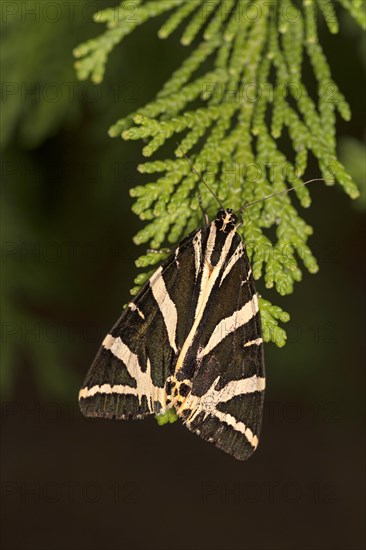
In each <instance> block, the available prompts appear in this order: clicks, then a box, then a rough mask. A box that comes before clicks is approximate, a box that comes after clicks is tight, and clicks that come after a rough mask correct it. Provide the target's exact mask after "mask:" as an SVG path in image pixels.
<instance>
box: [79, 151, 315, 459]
mask: <svg viewBox="0 0 366 550" xmlns="http://www.w3.org/2000/svg"><path fill="white" fill-rule="evenodd" d="M183 155H184V152H183ZM184 156H186V155H184ZM186 158H187V157H186ZM187 161H188V162H189V164H190V165H191V167H192V170H193V171H194V172H195V174H196V175H197V176H198V177H199V178H200V179H201V180H202V182H203V183H204V184H205V185H206V187H208V189H209V191H210V192H211V194H212V195H213V196H214V198H215V199H216V200H217V202H218V203H219V204H220V206H221V209H220V210H219V212H218V213H217V216H216V218H215V220H213V221H212V222H211V223H206V224H205V225H204V226H203V227H201V228H199V229H196V230H195V231H193V232H192V233H191V234H190V235H189V236H188V237H186V238H185V239H184V240H183V241H182V242H181V243H180V245H179V246H178V248H177V249H176V250H175V252H174V253H173V254H171V255H170V256H169V258H168V259H167V260H166V261H165V262H164V263H163V264H162V266H161V267H159V268H158V269H157V270H156V271H155V273H154V274H153V275H152V277H151V278H150V280H149V281H148V282H147V283H146V285H145V286H144V287H143V288H142V289H141V291H140V292H139V294H138V295H137V296H136V298H135V299H134V300H133V301H132V302H131V303H129V304H128V307H127V308H126V310H125V311H124V313H123V314H122V316H121V317H120V319H119V320H118V321H117V323H116V324H115V325H114V327H113V328H112V330H111V331H110V333H109V334H108V335H107V336H106V337H105V339H104V341H103V343H102V346H101V348H100V349H99V352H98V354H97V356H96V358H95V360H94V362H93V364H92V365H91V367H90V369H89V372H88V374H87V376H86V379H85V381H84V385H83V387H82V388H81V390H80V393H79V403H80V408H81V411H82V413H83V414H84V415H85V416H91V417H102V418H116V419H137V418H144V417H146V416H148V415H152V414H154V415H155V416H156V418H157V420H158V422H159V423H161V424H162V423H164V422H166V421H167V420H164V421H159V419H167V418H168V419H169V420H168V421H172V419H175V418H177V417H178V418H180V419H181V420H182V421H183V423H184V424H185V426H187V428H188V429H189V430H191V431H192V432H194V433H196V434H198V435H199V436H201V437H202V438H203V439H205V440H206V441H209V442H210V443H214V444H215V445H216V447H218V448H219V449H221V450H223V451H225V452H226V453H228V454H230V455H232V456H233V457H235V458H236V459H238V460H246V459H247V458H248V457H250V455H251V454H252V453H253V452H254V451H255V449H256V448H257V446H258V438H259V433H260V427H261V421H262V414H263V400H264V389H265V373H264V356H263V337H262V327H261V318H260V312H259V304H258V294H257V292H256V289H255V284H254V278H253V274H252V269H251V266H250V262H249V259H248V255H247V252H246V249H245V245H244V243H243V241H242V239H241V237H240V235H239V234H238V232H237V229H238V227H239V225H240V224H241V221H240V220H239V214H240V213H241V212H242V211H243V209H245V208H247V207H249V206H252V205H253V204H256V203H258V202H262V201H265V200H267V199H269V198H272V197H275V196H278V195H282V194H284V193H288V192H289V191H292V190H293V189H296V188H297V187H301V186H303V185H307V184H308V183H311V182H312V181H324V180H322V179H320V178H316V179H312V180H309V181H307V182H304V183H301V184H300V185H297V186H295V187H291V188H289V189H285V190H284V191H280V192H278V193H274V194H273V195H269V196H267V197H264V198H263V199H259V200H256V201H254V202H251V203H250V204H246V205H245V206H244V207H242V208H241V209H240V210H239V211H238V212H237V214H236V213H235V212H234V211H233V210H231V209H225V208H223V206H222V204H221V202H220V200H219V199H218V197H217V196H216V195H215V193H213V191H212V190H211V189H210V188H209V186H208V185H207V183H206V182H205V180H204V179H203V178H202V176H201V175H200V174H199V172H197V171H196V169H195V168H194V166H193V165H192V163H191V161H190V160H189V159H188V158H187Z"/></svg>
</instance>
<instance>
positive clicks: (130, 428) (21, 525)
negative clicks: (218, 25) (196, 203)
mask: <svg viewBox="0 0 366 550" xmlns="http://www.w3.org/2000/svg"><path fill="white" fill-rule="evenodd" d="M22 4H24V5H25V6H26V7H29V6H31V5H32V4H36V5H37V4H38V8H39V9H41V7H40V4H42V3H37V2H36V3H32V2H25V3H22ZM46 4H47V3H44V5H46ZM52 4H55V3H52ZM65 4H66V3H64V4H62V3H60V4H59V6H61V12H60V11H52V7H49V8H48V9H49V11H46V12H43V13H42V9H41V11H40V12H38V15H37V11H36V13H35V15H32V14H31V13H27V12H24V11H22V10H21V7H20V6H21V3H20V2H4V3H3V13H2V20H3V23H4V25H3V31H4V35H3V51H2V66H3V88H2V92H3V96H2V102H3V104H2V107H3V109H2V111H3V113H2V147H3V153H4V154H3V160H2V165H1V166H2V182H3V185H2V201H1V205H2V211H1V214H2V241H3V244H2V265H3V270H2V271H3V277H2V296H1V306H2V341H1V344H2V355H1V389H2V431H1V438H2V450H1V456H2V471H1V505H2V529H1V539H2V540H1V542H2V548H4V550H25V549H29V550H43V549H45V550H46V549H47V550H63V549H68V550H69V549H70V550H84V549H85V550H101V549H105V550H117V549H118V550H147V549H149V550H150V549H151V550H168V549H169V550H170V549H173V548H174V549H175V550H186V549H193V550H196V549H197V550H239V549H240V550H242V549H248V550H359V549H361V548H364V542H365V541H364V515H363V514H364V509H363V508H364V495H365V492H364V458H365V456H364V435H363V434H364V427H363V425H364V375H363V370H364V328H365V327H364V276H365V272H364V250H363V245H364V224H363V211H364V205H363V201H362V199H360V200H358V201H356V202H352V201H351V200H350V199H349V198H348V197H347V196H346V195H345V194H344V193H343V192H342V191H340V189H338V188H333V189H329V188H324V187H323V186H316V187H315V186H314V187H312V189H311V194H312V197H313V206H312V207H311V209H309V210H307V211H304V218H305V219H306V220H307V221H308V222H309V223H310V224H311V225H313V227H314V230H315V234H314V236H313V237H312V238H311V246H312V248H313V250H315V252H316V255H317V257H318V259H319V264H320V272H319V274H318V275H316V276H310V275H309V274H307V273H304V278H303V282H302V283H300V284H298V285H297V286H296V288H295V293H294V294H293V295H292V296H288V297H286V298H279V297H278V296H275V295H274V294H273V295H271V294H268V292H267V293H266V294H265V295H266V296H269V297H270V298H273V299H274V301H275V302H276V303H278V304H279V305H281V306H283V307H284V309H285V310H287V311H289V312H290V313H291V321H290V324H289V326H288V335H289V342H288V345H287V346H286V347H285V348H284V349H281V350H279V349H277V348H275V346H274V345H272V344H268V345H267V346H266V349H265V351H266V365H267V377H268V384H267V387H268V390H267V395H266V407H265V418H264V424H263V430H262V437H261V442H260V446H259V449H258V451H257V452H256V453H255V455H254V456H253V457H252V458H251V459H250V460H249V461H248V462H247V463H240V462H236V461H235V460H234V459H233V458H231V457H230V456H226V455H225V454H223V453H222V452H220V451H218V450H216V449H215V448H214V447H213V446H211V445H208V444H207V443H205V442H204V441H202V440H200V439H199V438H198V437H196V436H194V435H192V434H191V433H189V432H188V431H187V430H186V429H185V428H184V427H183V426H182V425H181V424H180V423H178V422H177V423H175V424H173V425H169V426H167V427H164V428H160V427H158V426H157V424H156V422H155V421H154V420H153V419H150V420H146V421H144V422H110V421H91V420H86V419H84V418H82V416H81V414H80V413H79V411H78V407H77V403H76V399H77V393H78V390H79V386H80V384H81V382H82V380H83V377H84V375H85V373H86V370H87V368H88V367H89V364H90V362H91V361H92V359H93V357H94V355H95V353H96V350H97V348H98V346H99V344H100V342H101V340H102V339H103V337H104V335H105V334H106V332H107V331H108V330H109V328H110V327H111V325H112V324H113V323H114V321H115V319H116V318H117V317H118V316H119V313H120V311H121V307H122V305H123V304H124V303H125V302H126V301H128V289H129V288H131V287H132V286H133V278H134V276H135V275H136V273H137V271H136V268H135V267H134V259H135V258H136V257H137V256H138V255H139V253H141V251H142V250H143V249H141V251H139V250H138V249H137V248H136V247H135V246H134V245H133V244H132V237H133V235H134V234H135V233H136V231H137V229H138V228H139V227H141V224H140V222H139V221H138V220H137V218H136V217H135V216H133V215H132V214H131V212H130V207H131V199H130V198H129V195H128V190H129V188H131V187H133V186H134V185H136V184H138V183H143V182H145V181H148V180H146V178H143V177H141V176H139V175H138V173H137V172H136V165H137V164H138V163H139V162H141V161H142V157H141V152H140V151H141V144H140V143H135V142H131V143H128V144H126V143H124V142H122V141H121V140H118V139H116V140H112V139H110V138H109V137H108V136H107V130H108V128H109V126H110V125H111V124H112V123H114V122H115V121H116V120H117V119H118V118H120V117H121V116H123V115H125V114H127V113H128V112H131V111H133V110H135V109H136V108H137V107H138V106H140V105H142V104H144V103H145V102H146V101H148V100H150V99H151V98H153V97H154V94H155V93H156V92H157V91H158V90H159V88H160V86H161V84H162V83H163V82H164V81H165V80H166V78H167V77H168V76H169V75H170V73H171V71H172V69H173V68H175V67H177V66H178V65H179V63H180V61H181V60H182V59H183V58H184V57H185V55H186V50H185V49H184V48H183V47H181V46H180V45H179V43H178V39H177V36H176V35H174V36H173V37H172V38H171V39H169V40H168V41H160V40H158V39H157V38H156V34H155V33H156V30H157V28H158V27H159V24H160V23H161V20H160V21H159V22H156V21H154V22H151V23H148V24H145V25H144V26H143V27H142V28H140V29H138V30H137V31H136V32H135V33H134V34H133V35H132V36H131V37H129V38H128V39H127V40H126V41H125V43H124V44H123V45H122V46H121V47H117V48H116V50H115V51H114V52H113V54H112V55H111V58H110V62H109V63H108V68H107V73H106V79H105V81H104V83H103V84H102V85H100V86H99V87H95V86H94V85H92V84H90V83H88V82H86V83H78V82H77V81H76V79H75V75H74V71H73V66H72V64H73V60H72V55H71V52H72V49H73V48H74V47H75V46H76V45H78V44H79V43H80V42H81V41H83V40H85V39H87V38H89V37H91V36H95V35H96V34H98V32H100V31H101V30H102V27H101V26H100V27H97V26H96V25H95V24H93V23H92V21H91V14H92V13H93V12H94V11H95V7H96V5H102V4H103V5H106V3H102V2H92V3H90V2H89V3H88V2H86V1H85V2H83V1H80V2H79V3H77V7H76V8H75V11H74V13H72V14H70V11H69V9H66V7H65ZM111 4H113V2H111ZM4 6H6V7H7V9H11V10H15V11H14V15H12V14H11V11H10V12H9V11H4ZM9 6H10V8H9ZM36 9H37V6H36ZM59 13H61V17H59V16H58V14H59ZM321 37H322V40H323V45H324V48H325V51H326V53H327V56H328V59H329V62H330V65H331V67H332V72H333V75H334V77H335V80H336V82H338V84H339V85H340V88H341V90H342V91H343V92H344V93H345V95H346V97H347V99H348V100H349V102H350V104H351V107H352V113H353V117H352V121H351V122H350V123H347V124H346V123H343V122H340V121H339V122H338V134H339V152H340V157H341V159H342V161H343V162H344V163H345V164H346V166H347V168H348V170H350V172H351V173H352V174H353V176H354V177H355V179H356V181H357V183H358V184H359V185H360V186H364V152H363V151H364V149H363V145H362V139H363V137H364V128H363V126H362V124H363V118H364V112H363V99H364V97H363V96H364V91H365V86H364V80H363V75H364V67H365V48H364V37H362V33H361V31H360V30H359V28H358V27H357V25H356V24H355V23H354V22H353V21H352V20H351V19H350V18H349V17H348V16H346V15H345V14H343V16H342V17H341V33H340V35H338V36H335V37H334V36H330V35H329V34H328V32H327V31H326V29H325V28H324V26H323V25H321ZM317 174H318V172H317V170H316V166H315V165H314V167H313V168H312V169H311V170H310V171H309V173H308V174H307V175H308V176H309V177H316V176H317ZM363 190H364V187H363ZM363 192H364V191H363ZM258 286H259V289H260V290H261V289H262V288H263V287H262V286H261V284H260V283H259V285H258Z"/></svg>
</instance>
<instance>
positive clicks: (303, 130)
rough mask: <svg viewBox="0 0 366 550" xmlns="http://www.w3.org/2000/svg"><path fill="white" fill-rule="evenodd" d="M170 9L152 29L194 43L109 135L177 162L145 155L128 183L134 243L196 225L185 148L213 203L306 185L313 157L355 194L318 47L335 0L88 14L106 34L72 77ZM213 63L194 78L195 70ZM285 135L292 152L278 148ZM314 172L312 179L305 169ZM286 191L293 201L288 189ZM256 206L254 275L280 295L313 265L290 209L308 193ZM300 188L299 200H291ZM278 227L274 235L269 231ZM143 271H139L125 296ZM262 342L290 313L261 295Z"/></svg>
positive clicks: (165, 1) (337, 104) (247, 229)
mask: <svg viewBox="0 0 366 550" xmlns="http://www.w3.org/2000/svg"><path fill="white" fill-rule="evenodd" d="M341 4H342V6H343V8H344V9H346V10H348V11H349V13H350V14H351V15H352V16H353V17H354V19H355V20H356V21H357V23H358V24H360V25H361V26H362V27H363V28H365V26H366V21H365V13H364V10H363V3H362V1H361V2H360V1H359V0H341ZM164 12H166V13H167V19H166V21H165V22H164V23H163V25H162V27H161V28H160V30H159V32H158V35H159V37H160V38H164V39H166V38H167V37H169V36H170V35H171V34H172V33H173V32H174V31H176V30H177V29H178V28H179V29H182V30H180V33H181V43H182V44H183V45H185V46H189V45H191V44H192V42H193V41H194V40H196V41H198V40H199V37H200V42H199V43H197V46H195V47H194V48H192V49H191V50H190V53H189V55H188V56H187V58H186V60H185V61H184V62H183V64H182V66H181V67H179V68H178V69H177V70H176V71H175V72H174V73H173V75H172V76H171V78H170V79H169V80H168V81H167V82H166V83H165V85H164V86H163V88H162V89H161V91H160V92H159V93H158V95H157V97H156V99H155V100H153V101H151V102H150V103H148V104H147V105H145V106H143V107H141V108H140V109H138V110H137V111H136V112H135V113H132V114H130V115H128V116H127V117H125V118H123V119H121V120H119V121H118V122H116V124H114V125H113V126H112V127H111V129H110V135H111V136H112V137H115V136H122V138H123V139H124V140H141V139H144V140H145V141H147V144H146V145H145V146H144V148H143V155H144V156H145V157H152V156H153V155H155V154H156V153H157V152H158V151H159V149H160V148H161V147H162V146H164V145H165V144H166V143H167V142H171V143H176V142H177V141H178V142H179V143H180V146H179V147H177V148H176V150H175V156H174V157H173V158H167V159H165V160H161V159H160V160H152V161H149V162H146V163H144V164H142V165H140V166H139V171H140V172H141V173H145V174H157V176H156V179H155V180H154V181H151V182H150V183H148V184H147V185H143V186H137V187H135V188H134V189H132V190H131V195H132V196H133V197H134V198H135V199H136V200H135V203H134V206H133V211H134V212H135V213H136V214H137V215H138V216H139V217H140V218H141V219H142V220H146V221H147V222H148V223H147V224H146V225H145V227H144V228H143V229H142V230H141V231H139V232H138V234H137V235H136V237H135V239H134V240H135V242H136V244H142V243H149V245H150V246H151V247H153V248H159V247H161V246H162V245H163V243H164V242H166V241H168V242H169V243H174V244H175V243H177V241H179V239H181V238H182V236H183V235H184V234H187V233H189V232H190V231H192V230H193V229H194V228H195V227H197V226H198V225H200V216H201V214H200V212H199V204H198V197H197V193H196V190H197V186H198V185H199V181H198V177H197V175H196V174H195V173H193V172H192V170H191V168H190V166H189V165H188V163H187V162H186V160H185V159H182V158H181V157H182V152H181V151H182V149H183V150H184V151H185V153H186V154H188V155H189V156H190V159H191V160H192V162H193V163H194V165H195V166H196V167H197V169H198V171H199V172H200V173H201V174H203V175H204V177H205V180H206V181H208V182H209V183H210V185H211V187H212V189H213V191H214V192H215V193H216V194H217V195H218V196H219V198H220V200H221V201H222V202H224V203H225V204H226V205H228V206H229V207H231V208H233V209H239V208H240V206H241V205H242V204H243V203H244V202H246V201H248V202H253V201H256V200H258V199H261V198H263V197H265V196H267V195H269V194H271V193H278V192H280V191H283V190H284V189H286V188H287V187H292V186H298V185H299V184H301V182H302V177H303V175H304V174H305V171H306V168H307V165H308V156H309V154H310V155H312V156H313V157H315V158H316V159H317V161H318V166H319V171H320V173H321V175H322V177H323V178H324V180H325V182H326V184H327V185H333V184H334V183H336V182H337V183H338V184H340V185H341V186H342V188H343V189H344V191H345V192H346V193H347V194H348V195H349V196H350V197H351V198H356V197H358V194H359V193H358V190H357V187H356V185H355V183H354V182H353V180H352V178H351V176H350V175H349V174H348V173H347V172H346V170H345V168H344V167H343V165H342V164H341V162H340V161H339V159H338V157H337V152H336V134H335V122H336V116H337V113H338V114H339V115H340V116H341V117H342V118H343V119H345V120H349V119H350V116H351V115H350V108H349V106H348V104H347V101H346V100H345V98H344V96H343V95H342V93H341V91H340V90H339V88H338V86H337V85H336V83H335V82H334V80H333V79H332V76H331V71H330V68H329V65H328V62H327V60H326V57H325V55H324V52H323V50H322V47H321V45H320V43H319V36H318V30H317V27H318V25H317V23H318V18H319V17H323V18H324V20H325V22H326V25H327V28H328V30H329V31H330V32H331V33H332V34H335V33H337V32H338V27H339V25H338V20H337V16H336V12H335V4H334V2H333V1H331V0H298V1H296V0H277V1H276V2H273V3H271V2H268V1H267V0H207V1H205V2H202V0H189V2H187V1H184V0H147V1H143V0H134V1H133V2H131V1H127V0H125V1H123V2H122V3H121V4H120V5H119V6H118V7H116V8H109V9H106V10H103V11H101V12H99V13H97V14H96V16H95V20H96V21H97V22H99V23H100V22H103V23H105V24H106V26H107V30H106V31H105V32H104V33H103V34H102V35H100V36H99V37H97V38H95V39H92V40H89V41H88V42H86V43H84V44H82V45H81V46H79V47H78V48H76V50H75V52H74V53H75V56H76V57H77V58H78V61H77V62H76V70H77V73H78V76H79V78H80V79H86V78H89V77H90V78H91V79H92V80H93V81H94V82H101V80H102V78H103V75H104V71H105V66H106V62H107V59H108V55H109V53H110V52H111V50H112V49H113V48H114V47H115V46H116V45H117V44H118V43H119V42H121V41H122V40H123V38H124V37H125V36H127V34H129V33H131V32H132V31H133V30H134V29H135V28H136V27H137V26H138V25H141V24H142V23H144V22H145V21H147V20H149V19H150V18H153V17H156V16H158V15H161V14H163V13H164ZM305 58H307V60H308V61H309V62H310V65H311V67H312V71H313V74H314V77H315V80H316V83H317V92H316V95H315V96H314V94H312V93H310V91H309V86H308V85H307V83H306V82H303V81H302V74H303V64H304V59H305ZM203 64H205V66H206V65H210V68H209V70H208V71H207V72H206V73H205V74H204V75H203V76H202V74H199V75H197V74H196V73H197V72H198V71H199V69H200V68H201V67H202V65H203ZM287 136H288V137H289V138H290V141H291V144H292V154H289V153H288V151H287V149H284V147H283V145H282V138H283V137H287ZM312 176H314V174H312ZM201 194H202V197H203V201H204V204H205V205H206V208H207V210H208V212H209V214H210V215H211V216H213V215H214V214H215V210H216V208H217V205H216V204H215V202H214V200H213V198H212V196H211V195H210V193H209V192H208V191H207V189H205V188H203V189H202V188H201ZM291 195H292V196H291ZM291 195H286V194H282V195H280V196H277V197H273V199H272V200H270V201H266V202H263V203H257V204H255V205H254V206H253V207H252V208H250V209H248V210H247V211H246V213H245V220H244V226H243V227H242V230H241V232H242V236H243V238H244V241H245V243H246V246H247V250H248V254H249V257H250V259H251V262H252V267H253V273H254V277H255V278H256V279H259V278H261V277H262V276H263V278H264V282H265V286H266V287H267V288H272V287H274V288H275V289H276V290H277V292H278V293H279V294H281V295H285V294H289V293H291V292H292V291H293V287H294V283H295V282H296V281H300V280H301V277H302V271H301V267H300V265H301V264H303V265H304V267H305V268H306V269H307V270H308V271H309V272H311V273H315V272H316V271H317V270H318V265H317V262H316V259H315V257H314V256H313V254H312V252H311V249H310V248H309V246H308V244H307V241H308V238H309V236H310V235H311V234H312V228H311V227H310V226H309V225H308V224H307V223H306V222H305V221H304V220H303V219H302V217H301V216H300V214H299V212H298V211H297V209H296V208H295V206H294V203H295V202H296V199H297V200H298V202H299V203H300V205H301V206H302V207H305V208H306V207H308V206H309V205H310V202H311V199H310V190H309V189H308V188H307V187H305V186H302V187H297V188H296V190H295V192H294V193H293V194H291ZM295 195H296V197H295ZM273 226H274V227H275V228H276V240H275V242H272V241H271V239H270V238H269V237H268V236H267V235H266V233H267V230H268V229H270V228H271V227H273ZM164 256H165V255H164V253H163V252H162V253H161V254H156V253H147V254H146V255H144V256H142V257H141V258H139V259H138V260H137V262H136V263H137V266H138V267H144V268H148V267H151V266H153V265H155V264H156V263H157V262H158V261H159V260H161V259H163V258H164ZM150 273H151V272H147V273H142V274H139V275H138V277H137V278H136V280H135V284H136V287H135V289H133V292H136V291H137V290H138V288H139V287H140V286H141V285H142V284H143V283H144V282H145V281H146V280H147V278H148V277H149V275H150ZM260 306H261V314H262V321H263V330H264V338H265V340H266V341H269V340H272V341H274V342H275V343H276V344H277V345H279V346H282V345H284V343H285V339H286V334H285V332H284V330H283V329H282V328H281V327H279V325H278V322H279V321H281V322H285V321H287V320H288V318H289V316H288V314H287V313H286V312H284V311H282V310H281V309H280V308H279V307H277V306H274V305H272V304H271V303H270V302H268V301H267V300H264V299H261V304H260Z"/></svg>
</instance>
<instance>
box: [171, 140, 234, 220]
mask: <svg viewBox="0 0 366 550" xmlns="http://www.w3.org/2000/svg"><path fill="white" fill-rule="evenodd" d="M176 144H177V146H178V149H180V151H181V153H182V155H183V157H184V158H185V159H186V161H187V162H188V164H189V166H190V167H191V169H192V172H193V173H194V174H196V176H198V177H199V179H200V180H201V181H202V183H204V185H205V186H206V187H207V189H208V190H209V191H210V193H211V195H212V196H213V197H214V199H215V200H216V201H217V202H218V203H219V205H220V207H221V208H222V210H225V207H224V205H223V204H222V202H221V201H220V199H219V197H218V196H217V195H216V193H215V192H214V191H212V189H211V187H210V186H209V185H208V183H207V182H206V181H205V179H204V177H203V176H202V174H200V173H199V171H198V170H197V169H196V168H195V167H194V166H193V163H192V161H191V159H190V158H189V157H187V155H186V154H185V152H184V151H183V148H182V146H181V145H180V143H178V142H176Z"/></svg>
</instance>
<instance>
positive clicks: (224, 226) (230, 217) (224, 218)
mask: <svg viewBox="0 0 366 550" xmlns="http://www.w3.org/2000/svg"><path fill="white" fill-rule="evenodd" d="M237 221H238V218H237V217H236V216H235V214H234V211H233V210H231V208H227V209H226V210H219V212H218V213H217V216H216V219H215V226H216V229H217V230H218V231H222V232H223V233H230V231H233V229H235V224H236V222H237Z"/></svg>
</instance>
